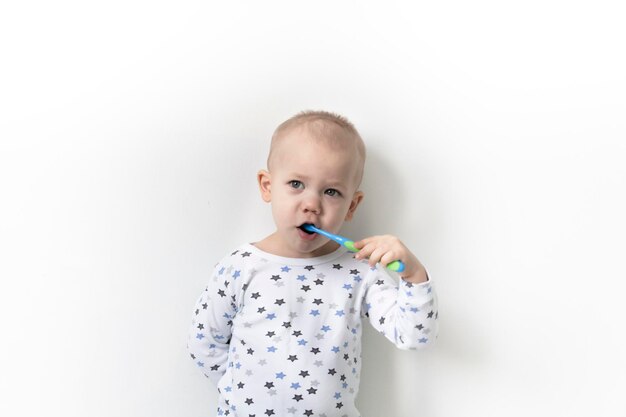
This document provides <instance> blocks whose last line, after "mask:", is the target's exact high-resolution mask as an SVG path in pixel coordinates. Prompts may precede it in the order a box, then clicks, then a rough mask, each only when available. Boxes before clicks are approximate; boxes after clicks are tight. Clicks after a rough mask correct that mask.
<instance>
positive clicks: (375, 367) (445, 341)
mask: <svg viewBox="0 0 626 417" xmlns="http://www.w3.org/2000/svg"><path fill="white" fill-rule="evenodd" d="M406 159H407V160H413V159H415V160H416V162H415V164H416V165H415V166H411V167H410V168H409V169H408V171H409V172H411V173H412V174H413V177H412V178H402V177H401V173H402V171H401V170H399V169H398V168H396V167H395V166H394V165H393V164H391V163H390V161H388V160H385V159H383V158H381V157H380V155H377V154H376V152H375V150H374V151H370V150H369V149H368V159H367V163H366V167H365V177H364V181H363V184H362V187H361V188H362V190H363V191H364V193H365V199H364V200H363V202H362V203H361V206H360V207H359V209H358V210H357V213H356V215H355V217H354V219H353V220H352V221H351V222H347V223H345V225H344V228H343V233H344V234H345V235H346V236H349V237H351V238H352V239H354V240H358V239H361V238H364V237H366V236H372V235H378V234H396V235H397V236H398V237H399V238H400V239H401V240H402V241H403V242H404V243H405V244H406V245H407V246H408V247H409V248H410V249H411V250H412V251H414V253H415V255H416V256H417V257H418V258H420V254H419V253H416V252H415V248H414V247H413V246H414V245H416V246H417V245H418V241H420V240H422V239H424V237H423V236H428V239H429V240H428V245H429V247H430V248H434V249H433V251H432V252H431V255H432V254H433V252H435V253H436V252H437V248H443V247H445V245H443V244H442V243H441V242H439V241H438V236H439V235H440V234H441V233H438V230H443V226H442V225H443V223H444V222H445V219H444V218H443V216H444V215H445V214H444V213H445V210H442V207H441V205H440V204H439V201H440V198H439V195H438V193H437V191H436V189H433V188H432V187H431V186H430V184H429V183H428V174H427V173H425V172H424V173H421V170H420V166H419V162H418V161H417V159H419V158H411V157H408V158H406ZM403 171H404V172H406V171H407V169H406V168H405V169H403ZM420 201H427V203H425V204H424V205H421V204H419V203H420ZM409 205H411V206H409ZM420 235H423V236H420ZM420 244H421V246H422V247H424V246H425V245H424V243H423V242H420ZM442 250H443V249H442ZM436 258H439V257H436ZM426 267H427V268H428V265H426ZM456 279H457V277H447V279H446V281H445V282H441V283H440V285H437V284H436V280H435V288H436V289H437V292H438V294H439V307H440V310H441V311H443V313H442V315H441V316H440V320H439V333H440V336H439V337H438V338H437V340H436V341H435V343H434V344H433V345H432V346H428V347H427V348H426V349H425V350H423V351H401V350H399V349H397V348H396V347H395V346H394V345H393V344H392V343H391V342H389V341H388V340H387V339H386V338H385V337H384V336H382V335H381V334H379V333H377V332H376V331H375V330H374V329H373V328H372V327H371V325H370V324H369V323H366V321H367V320H366V321H364V322H363V340H362V342H363V357H362V367H363V368H362V371H361V386H360V390H359V395H358V398H357V407H358V408H359V410H360V411H361V413H362V415H363V417H375V416H381V415H386V416H409V415H416V414H417V415H437V412H436V411H437V410H436V407H435V404H432V403H431V398H433V394H434V393H433V391H432V390H433V386H442V384H443V385H444V386H445V384H446V382H445V381H438V379H439V375H441V374H442V372H441V369H439V370H438V368H449V367H454V368H455V369H457V370H459V372H461V373H462V374H465V377H467V378H470V379H471V378H472V375H476V373H477V372H478V373H480V369H482V368H484V367H485V364H486V363H487V362H488V357H489V352H487V347H486V346H484V343H483V342H484V338H482V337H480V335H481V329H480V328H476V326H475V323H472V320H471V318H468V317H466V316H465V315H463V314H462V312H463V307H459V306H451V305H448V306H446V297H444V296H443V293H442V289H444V288H445V287H446V286H447V285H454V281H455V280H456ZM459 313H461V314H459ZM435 389H436V388H435ZM406 395H411V398H410V399H407V397H406ZM416 406H417V407H418V409H415V408H414V407H416Z"/></svg>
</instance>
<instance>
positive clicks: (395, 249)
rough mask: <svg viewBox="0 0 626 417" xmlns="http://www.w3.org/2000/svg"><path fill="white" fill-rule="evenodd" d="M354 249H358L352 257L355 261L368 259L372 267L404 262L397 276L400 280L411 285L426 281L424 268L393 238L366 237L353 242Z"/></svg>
mask: <svg viewBox="0 0 626 417" xmlns="http://www.w3.org/2000/svg"><path fill="white" fill-rule="evenodd" d="M354 247H355V248H357V249H359V252H357V253H355V254H354V257H355V258H356V259H365V258H369V264H370V266H372V267H373V266H374V265H376V263H378V262H380V263H381V264H382V265H388V264H390V263H391V262H393V261H395V260H400V261H402V262H404V267H405V269H404V271H402V272H401V273H399V274H398V275H400V278H402V279H403V280H405V281H407V282H411V283H413V284H419V283H420V282H426V281H428V276H427V275H426V270H425V269H424V266H423V265H422V264H421V263H420V261H418V260H417V258H416V257H415V255H413V253H411V251H410V250H409V249H408V248H407V247H406V246H404V244H403V243H402V242H401V241H400V239H398V238H397V237H395V236H391V235H384V236H372V237H368V238H365V239H362V240H359V241H358V242H354Z"/></svg>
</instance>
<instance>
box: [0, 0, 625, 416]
mask: <svg viewBox="0 0 626 417" xmlns="http://www.w3.org/2000/svg"><path fill="white" fill-rule="evenodd" d="M7 3H8V4H7ZM621 3H622V2H618V1H615V2H608V1H593V2H592V1H578V2H577V1H532V0H531V1H523V2H521V1H520V2H502V1H475V2H462V1H457V2H451V1H448V2H444V1H440V2H433V1H431V2H420V3H411V5H410V6H409V2H406V3H393V2H384V4H383V2H382V1H380V2H373V1H369V2H364V1H359V2H357V1H334V2H331V1H317V2H297V1H280V2H276V1H265V2H252V1H250V2H241V1H237V2H230V4H228V5H225V4H223V3H222V2H220V3H218V2H208V1H190V2H182V1H179V2H174V1H150V2H148V1H134V0H124V1H106V2H98V3H96V2H85V1H73V2H72V1H58V2H43V1H39V2H27V1H24V2H17V1H16V2H12V3H9V2H3V5H2V6H0V47H1V50H0V54H1V56H0V59H1V61H2V62H1V65H0V138H1V142H0V199H1V204H0V276H1V280H0V283H1V284H0V332H1V333H0V337H1V344H0V349H1V355H0V396H1V397H2V400H1V401H0V414H1V415H3V416H59V417H61V416H63V417H70V416H71V417H74V416H76V417H78V416H93V417H99V416H107V417H110V416H123V417H144V416H145V417H175V416H197V417H201V416H213V415H214V413H215V399H216V393H215V388H214V386H213V385H212V384H211V383H210V381H209V380H207V379H205V378H204V377H203V376H202V375H201V374H200V373H199V372H198V371H197V369H196V368H195V367H194V364H193V362H192V361H191V360H190V359H189V358H188V354H187V352H186V349H185V345H186V339H187V331H188V328H189V324H190V320H191V315H192V308H193V304H194V303H195V301H196V299H197V297H198V296H199V295H200V293H201V291H202V290H203V288H204V285H205V283H206V281H207V279H208V276H209V274H210V272H211V268H212V266H213V265H214V263H215V262H216V261H217V260H218V259H219V258H220V257H222V256H223V255H224V254H226V253H227V251H228V250H230V249H232V248H233V247H235V246H236V245H239V244H240V243H243V242H246V241H248V242H252V241H256V240H259V239H261V238H263V237H264V236H265V235H267V234H269V233H270V232H272V231H273V229H272V225H273V224H272V220H271V215H270V211H269V206H267V205H265V204H264V203H263V202H262V201H261V199H260V197H259V194H258V191H257V188H256V184H255V174H256V172H257V170H258V169H260V168H263V167H264V165H265V158H266V154H267V149H268V145H269V138H270V135H271V133H272V131H273V129H274V128H275V126H276V125H277V124H278V123H280V122H281V121H283V120H284V119H286V118H287V117H289V116H291V115H293V114H294V113H296V112H298V111H300V110H303V109H326V110H331V111H336V112H339V113H342V114H344V115H345V116H347V117H348V118H350V119H351V120H352V121H353V122H354V123H355V124H356V126H357V128H358V129H359V130H360V131H361V134H362V136H363V137H364V138H365V140H366V143H367V145H368V151H369V159H368V161H367V165H366V175H365V179H364V181H365V182H364V186H363V190H364V191H365V193H366V199H365V200H364V203H363V205H362V207H361V208H360V212H359V213H357V218H356V219H355V220H354V221H353V222H352V223H351V224H349V225H348V226H347V227H346V228H345V229H344V232H345V234H348V235H349V236H351V237H354V238H360V237H365V236H368V235H372V234H381V233H391V234H396V235H398V236H399V237H400V238H401V239H402V240H403V241H404V242H405V243H406V244H407V245H408V246H409V247H410V248H411V249H412V250H413V252H414V253H415V254H416V255H417V256H418V258H419V259H420V260H421V261H422V262H423V263H424V264H425V265H426V266H427V268H428V270H429V272H430V274H431V276H432V278H433V280H434V281H435V283H436V288H437V291H438V293H439V299H440V326H441V330H440V336H439V339H438V340H437V342H436V343H435V344H434V345H433V346H432V348H431V349H429V350H426V351H420V352H404V351H399V350H397V349H396V348H394V347H393V346H392V345H391V344H390V343H388V342H387V341H386V340H385V339H384V338H383V337H382V336H380V335H379V334H378V333H375V332H373V331H371V329H369V327H368V326H366V327H368V331H367V332H366V334H365V336H364V344H365V351H364V358H363V361H364V368H363V372H362V383H361V391H360V397H359V400H358V404H359V407H360V409H361V411H362V413H363V416H364V417H378V416H399V417H409V416H411V417H413V416H427V417H456V416H465V417H473V416H476V417H478V416H480V417H486V416H498V417H500V416H528V415H535V416H555V415H563V416H565V415H567V416H570V417H571V416H591V415H593V416H624V415H626V400H624V397H623V394H624V392H625V391H626V353H625V352H626V335H625V330H624V328H625V323H624V322H625V320H624V317H626V302H625V301H624V300H625V295H624V291H625V290H626V284H625V281H626V267H625V266H624V255H625V254H626V238H625V236H626V221H625V215H624V213H626V191H625V190H626V163H625V161H626V126H625V115H626V104H625V100H626V99H625V97H626V88H625V87H626V82H625V74H626V58H625V55H626V54H625V52H624V51H625V42H624V39H626V29H625V28H626V25H624V21H625V17H626V15H625V13H624V7H623V6H622V5H621Z"/></svg>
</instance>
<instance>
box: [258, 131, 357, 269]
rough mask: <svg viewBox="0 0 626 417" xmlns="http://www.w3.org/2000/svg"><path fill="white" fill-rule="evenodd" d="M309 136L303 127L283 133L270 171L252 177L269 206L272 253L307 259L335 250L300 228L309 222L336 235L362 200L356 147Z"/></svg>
mask: <svg viewBox="0 0 626 417" xmlns="http://www.w3.org/2000/svg"><path fill="white" fill-rule="evenodd" d="M310 135H311V133H310V132H308V131H307V129H304V128H298V129H293V130H292V131H291V132H287V133H285V137H283V138H282V140H281V142H280V143H279V144H278V147H277V148H276V149H275V150H274V154H273V156H272V164H271V173H270V172H267V171H265V170H262V171H259V173H258V176H257V177H258V181H259V187H260V189H261V196H262V198H263V200H264V201H265V202H271V204H272V215H273V217H274V222H275V223H276V228H277V229H276V232H275V233H274V234H273V235H272V236H271V239H272V248H273V251H274V252H275V254H276V255H281V256H286V257H291V258H309V257H315V256H321V255H325V254H327V253H330V252H331V251H333V250H334V249H336V248H337V245H336V244H335V243H334V242H331V241H329V240H328V239H327V238H324V237H322V236H320V235H317V234H314V235H309V234H307V233H305V232H303V231H302V230H300V229H299V227H300V226H301V225H302V224H304V223H311V224H313V225H315V226H316V227H319V228H320V229H324V230H327V231H329V232H331V233H337V232H339V230H340V229H341V226H342V225H343V222H344V221H346V220H350V219H351V218H352V216H353V214H354V212H355V210H356V208H357V206H358V205H359V203H360V202H361V200H362V199H363V193H362V192H360V191H356V188H357V186H358V184H356V181H357V178H356V177H357V169H358V168H359V166H358V164H360V163H361V162H360V160H359V157H358V155H357V153H356V149H355V148H354V147H352V146H341V147H330V146H329V145H326V144H324V143H322V142H320V141H316V140H314V139H313V138H311V136H310Z"/></svg>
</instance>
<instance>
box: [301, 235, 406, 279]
mask: <svg viewBox="0 0 626 417" xmlns="http://www.w3.org/2000/svg"><path fill="white" fill-rule="evenodd" d="M300 228H301V229H303V230H304V231H305V232H310V233H317V234H320V235H322V236H324V237H327V238H329V239H330V240H334V241H335V242H337V243H339V244H340V245H341V246H344V247H346V248H348V250H349V251H350V252H358V251H359V250H358V249H357V248H355V247H354V241H353V240H350V239H348V238H346V237H343V236H339V235H334V234H332V233H329V232H327V231H325V230H322V229H318V228H317V227H315V226H313V225H312V224H310V223H305V224H303V225H302V226H300ZM386 268H387V269H389V270H390V271H395V272H402V271H404V263H403V262H402V261H393V262H391V263H390V264H388V265H387V267H386Z"/></svg>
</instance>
